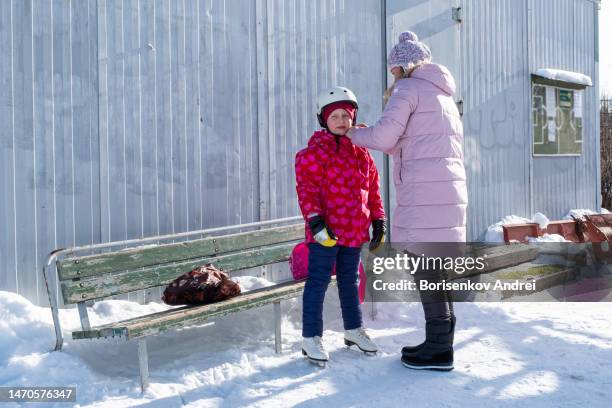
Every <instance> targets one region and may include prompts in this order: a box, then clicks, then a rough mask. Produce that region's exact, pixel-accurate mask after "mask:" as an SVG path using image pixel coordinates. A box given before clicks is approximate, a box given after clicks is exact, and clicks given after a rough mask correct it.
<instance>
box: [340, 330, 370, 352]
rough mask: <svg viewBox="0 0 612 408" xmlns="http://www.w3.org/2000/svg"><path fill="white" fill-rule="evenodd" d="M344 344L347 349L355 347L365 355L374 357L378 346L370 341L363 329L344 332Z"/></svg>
mask: <svg viewBox="0 0 612 408" xmlns="http://www.w3.org/2000/svg"><path fill="white" fill-rule="evenodd" d="M344 344H346V345H347V346H348V347H351V346H357V347H358V348H359V350H361V351H363V352H364V353H365V354H366V355H369V356H373V355H376V352H377V351H378V346H376V343H374V342H373V341H372V339H371V338H370V336H368V333H366V331H365V329H364V328H363V327H359V328H357V329H353V330H345V331H344Z"/></svg>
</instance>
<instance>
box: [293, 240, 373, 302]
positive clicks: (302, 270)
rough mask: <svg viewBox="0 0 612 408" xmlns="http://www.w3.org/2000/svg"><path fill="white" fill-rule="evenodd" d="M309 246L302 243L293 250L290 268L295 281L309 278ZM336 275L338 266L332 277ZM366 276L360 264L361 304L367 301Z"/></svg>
mask: <svg viewBox="0 0 612 408" xmlns="http://www.w3.org/2000/svg"><path fill="white" fill-rule="evenodd" d="M308 253H309V251H308V245H306V243H305V242H300V243H299V244H297V245H296V246H295V248H293V251H292V252H291V257H290V258H289V267H290V268H291V274H292V275H293V279H294V280H302V279H306V278H307V277H308ZM335 274H336V265H334V268H333V269H332V275H335ZM365 285H366V274H365V270H364V269H363V264H362V263H361V261H360V262H359V303H363V300H364V299H365Z"/></svg>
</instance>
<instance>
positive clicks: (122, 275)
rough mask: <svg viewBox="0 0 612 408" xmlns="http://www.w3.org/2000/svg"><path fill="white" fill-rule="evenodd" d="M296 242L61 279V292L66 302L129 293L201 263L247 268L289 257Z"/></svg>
mask: <svg viewBox="0 0 612 408" xmlns="http://www.w3.org/2000/svg"><path fill="white" fill-rule="evenodd" d="M297 242H298V241H292V242H288V243H287V242H286V243H282V244H279V245H273V246H270V245H268V246H264V247H261V248H255V249H249V250H245V251H240V252H237V253H230V254H226V255H219V256H214V257H204V258H198V259H190V260H186V261H181V262H174V263H165V264H161V265H153V266H149V267H146V268H139V269H136V270H134V269H132V270H128V271H119V272H111V273H103V274H98V275H95V276H91V275H90V276H88V277H86V278H83V279H78V280H64V281H63V282H61V285H60V286H61V291H62V295H63V298H64V303H65V304H72V303H78V302H83V301H86V300H91V299H99V298H103V297H108V296H113V295H118V294H123V293H129V292H133V291H136V290H140V289H147V288H151V287H156V286H162V285H167V284H168V283H170V282H172V281H173V280H174V279H176V278H177V277H178V276H180V275H181V274H183V273H185V272H188V271H190V270H191V269H193V268H196V267H198V266H200V265H203V264H206V263H213V264H214V265H215V266H216V267H217V268H219V269H222V270H224V271H226V272H231V271H237V270H241V269H247V268H252V267H257V266H262V265H267V264H272V263H275V262H283V261H286V260H288V259H289V256H290V255H291V251H292V249H293V248H294V247H295V245H296V243H297Z"/></svg>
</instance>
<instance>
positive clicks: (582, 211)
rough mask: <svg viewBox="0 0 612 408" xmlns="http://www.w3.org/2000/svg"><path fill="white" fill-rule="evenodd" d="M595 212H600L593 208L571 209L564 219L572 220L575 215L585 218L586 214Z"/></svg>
mask: <svg viewBox="0 0 612 408" xmlns="http://www.w3.org/2000/svg"><path fill="white" fill-rule="evenodd" d="M593 214H598V213H597V212H595V211H593V210H588V209H584V208H578V209H573V210H570V211H569V212H568V213H567V214H565V216H564V217H563V219H564V220H571V219H573V218H572V216H574V217H575V218H584V216H585V215H593Z"/></svg>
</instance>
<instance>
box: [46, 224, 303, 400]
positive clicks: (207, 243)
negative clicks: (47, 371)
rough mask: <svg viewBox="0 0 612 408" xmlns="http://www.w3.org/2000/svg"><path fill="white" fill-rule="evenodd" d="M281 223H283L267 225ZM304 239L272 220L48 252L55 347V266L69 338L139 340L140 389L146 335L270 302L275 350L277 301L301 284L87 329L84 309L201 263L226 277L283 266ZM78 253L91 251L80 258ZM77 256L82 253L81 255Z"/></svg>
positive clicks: (297, 229) (144, 380) (298, 228)
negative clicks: (73, 308) (71, 316)
mask: <svg viewBox="0 0 612 408" xmlns="http://www.w3.org/2000/svg"><path fill="white" fill-rule="evenodd" d="M283 222H291V224H289V225H281V226H272V224H273V223H276V224H277V225H278V224H280V223H283ZM246 227H248V228H253V227H255V228H259V229H257V230H254V231H248V232H238V233H232V234H225V235H216V236H207V237H204V238H201V239H196V240H191V241H183V242H179V243H168V244H158V245H153V246H144V247H135V248H129V245H134V244H140V245H142V243H143V242H145V241H151V240H154V239H157V240H160V239H162V238H163V239H164V240H168V239H178V238H184V237H187V236H194V235H197V234H202V235H206V234H209V233H210V232H211V231H212V232H217V233H218V232H226V231H228V230H231V229H234V230H236V229H237V228H240V229H245V228H246ZM303 238H304V223H303V221H301V218H299V217H293V218H287V219H283V220H277V221H268V222H262V223H253V224H245V225H242V226H235V227H226V228H217V229H214V230H204V231H198V232H193V233H184V234H175V235H169V236H164V237H156V238H150V239H146V240H132V241H124V242H117V243H108V244H100V245H93V246H87V247H80V248H72V249H63V250H58V251H54V252H52V253H51V254H50V255H49V258H48V260H47V263H46V265H45V267H44V268H43V275H44V278H45V282H46V283H47V291H48V294H49V300H50V304H51V308H52V314H53V320H54V324H55V333H56V338H57V340H56V346H55V350H61V348H62V344H63V337H62V330H61V327H60V324H59V317H58V303H57V299H56V297H55V295H54V291H53V290H49V280H48V277H49V276H48V275H49V273H50V269H51V267H52V266H53V265H55V269H56V272H57V283H58V285H59V292H60V296H61V299H62V300H63V304H64V305H72V304H76V305H77V308H78V312H79V317H80V320H81V330H77V331H74V332H72V338H73V339H101V338H113V337H114V338H122V339H125V340H137V341H138V358H139V366H140V377H141V387H142V390H143V391H144V390H145V389H146V387H147V385H148V371H149V370H148V356H147V343H146V338H147V336H151V335H155V334H158V333H161V332H164V331H167V330H173V329H180V328H183V327H185V326H193V325H197V324H199V323H202V322H205V321H206V320H209V319H212V318H216V317H220V316H224V315H227V314H230V313H234V312H238V311H241V310H247V309H251V308H254V307H259V306H263V305H268V304H273V305H274V306H273V307H274V321H275V349H276V352H277V353H280V352H281V344H282V343H281V308H280V305H281V301H282V300H284V299H290V298H293V297H296V296H298V295H300V294H301V293H302V291H303V288H304V281H300V282H294V281H290V282H284V283H280V284H276V285H273V286H269V287H265V288H261V289H257V290H253V291H250V292H246V293H243V294H241V295H239V296H237V297H234V298H231V299H228V300H226V301H222V302H218V303H214V304H209V305H202V306H185V307H179V308H173V309H170V310H166V311H163V312H158V313H153V314H150V315H146V316H141V317H136V318H132V319H127V320H123V321H119V322H114V323H109V324H105V325H102V326H99V327H92V326H91V325H90V323H89V317H88V315H87V307H86V302H87V305H90V304H91V302H93V301H95V300H99V299H102V298H107V297H109V296H115V295H122V294H126V293H130V292H134V291H141V290H143V289H149V288H153V287H159V286H165V285H167V284H168V283H169V282H171V281H172V280H174V279H175V278H176V277H177V276H179V275H181V274H183V273H185V272H187V271H189V270H191V269H193V268H195V267H197V266H200V265H202V264H205V263H213V264H214V265H215V266H216V267H218V268H219V269H221V270H223V271H225V272H228V273H230V275H231V272H234V271H239V270H243V269H247V268H253V267H259V266H266V265H270V264H274V263H278V262H283V261H287V260H288V259H289V256H290V254H291V251H292V249H293V247H294V246H295V245H296V243H298V242H300V241H301V240H303ZM126 244H127V245H128V248H126V249H123V250H115V251H113V252H107V253H97V254H91V252H92V251H93V250H97V251H98V252H99V250H100V249H101V248H111V247H117V246H126ZM84 252H89V254H85V255H83V253H84ZM80 254H81V255H80Z"/></svg>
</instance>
